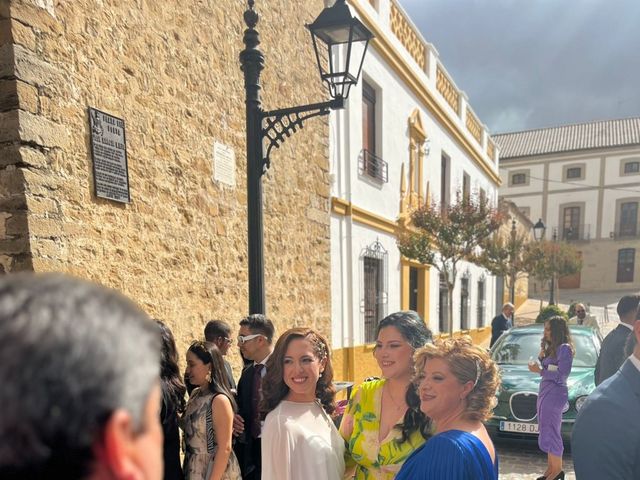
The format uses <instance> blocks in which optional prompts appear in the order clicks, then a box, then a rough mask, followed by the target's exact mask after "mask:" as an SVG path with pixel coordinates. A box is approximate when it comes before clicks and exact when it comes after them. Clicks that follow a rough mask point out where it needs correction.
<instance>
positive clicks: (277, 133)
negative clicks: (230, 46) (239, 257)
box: [240, 0, 373, 314]
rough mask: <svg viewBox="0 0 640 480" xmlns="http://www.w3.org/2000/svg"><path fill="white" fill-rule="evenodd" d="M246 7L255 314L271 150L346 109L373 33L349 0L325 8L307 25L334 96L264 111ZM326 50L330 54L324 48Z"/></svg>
mask: <svg viewBox="0 0 640 480" xmlns="http://www.w3.org/2000/svg"><path fill="white" fill-rule="evenodd" d="M247 5H248V8H247V10H246V11H245V12H244V21H245V24H246V25H247V29H246V30H245V31H244V37H243V42H244V44H245V49H244V50H243V51H242V52H241V53H240V64H241V69H242V71H243V72H244V88H245V95H246V100H245V101H246V121H247V231H248V264H249V313H250V314H252V313H265V311H266V308H265V294H264V248H263V235H264V229H263V215H262V175H264V173H265V172H266V171H267V169H268V168H269V165H270V154H271V151H272V150H273V148H279V147H280V145H282V144H283V143H284V141H285V140H286V139H287V138H288V137H290V136H291V135H292V134H293V133H295V132H297V131H298V130H300V129H302V128H303V127H304V122H305V121H306V120H307V119H309V118H312V117H316V116H319V115H328V114H329V112H330V111H331V110H334V109H339V108H344V104H345V100H346V99H347V97H348V95H349V89H350V88H351V86H353V85H356V84H357V83H358V79H359V78H360V72H361V70H362V64H363V62H364V56H365V54H366V51H367V46H368V44H369V41H370V40H371V39H372V38H373V34H372V33H371V32H370V31H369V30H368V29H367V27H365V26H364V24H363V23H362V22H361V21H360V20H358V19H357V18H356V17H355V16H354V15H353V14H352V13H351V10H350V9H349V6H348V5H347V4H346V0H337V1H336V2H335V4H334V5H333V6H331V7H327V8H325V9H324V10H322V12H321V13H320V15H319V16H318V18H316V20H315V21H314V22H313V23H311V24H309V25H307V28H308V29H309V31H310V33H311V38H312V41H313V48H314V51H315V55H316V61H317V63H318V69H319V70H320V78H321V80H322V81H323V82H324V83H325V84H326V85H327V87H328V89H329V94H330V95H331V97H332V99H331V100H329V101H326V102H321V103H314V104H310V105H303V106H297V107H289V108H282V109H279V110H272V111H264V110H263V109H262V102H261V100H260V90H261V86H260V73H261V72H262V70H263V69H264V55H263V54H262V52H261V51H260V49H259V48H258V46H259V45H260V36H259V34H258V32H257V31H256V29H255V27H256V25H257V24H258V20H259V16H258V13H257V12H256V11H255V9H254V5H255V0H247ZM356 44H362V46H363V48H362V49H360V50H359V49H358V48H354V46H355V45H356ZM323 49H326V52H322V50H323ZM265 145H266V149H265ZM265 150H266V151H265Z"/></svg>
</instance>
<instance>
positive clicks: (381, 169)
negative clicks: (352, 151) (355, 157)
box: [358, 150, 389, 183]
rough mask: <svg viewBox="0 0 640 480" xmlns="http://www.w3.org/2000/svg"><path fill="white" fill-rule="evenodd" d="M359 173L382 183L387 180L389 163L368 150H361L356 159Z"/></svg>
mask: <svg viewBox="0 0 640 480" xmlns="http://www.w3.org/2000/svg"><path fill="white" fill-rule="evenodd" d="M358 170H359V172H360V175H367V176H369V177H371V178H374V179H375V180H378V181H379V182H382V183H387V182H388V181H389V165H388V164H387V162H385V161H384V160H383V159H382V158H380V157H378V156H377V155H376V154H374V153H372V152H370V151H369V150H362V152H360V158H359V161H358Z"/></svg>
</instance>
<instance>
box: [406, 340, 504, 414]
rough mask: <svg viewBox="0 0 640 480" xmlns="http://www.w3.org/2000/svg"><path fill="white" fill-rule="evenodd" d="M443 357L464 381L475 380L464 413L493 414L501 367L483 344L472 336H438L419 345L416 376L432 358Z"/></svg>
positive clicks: (460, 379)
mask: <svg viewBox="0 0 640 480" xmlns="http://www.w3.org/2000/svg"><path fill="white" fill-rule="evenodd" d="M435 358H438V359H441V360H444V361H445V362H447V365H448V366H449V368H450V369H451V373H453V375H454V376H455V377H456V378H457V379H458V381H459V382H460V383H462V384H465V383H467V382H473V384H474V386H473V389H472V390H471V392H469V395H467V398H466V402H467V406H466V408H465V411H464V413H463V417H464V418H465V419H467V420H477V421H480V422H483V421H485V420H487V419H488V418H489V417H490V416H491V412H492V411H493V407H494V406H495V395H496V390H497V389H498V386H499V385H500V377H499V375H498V368H497V367H496V364H495V363H494V361H493V360H491V358H490V357H489V354H488V353H487V352H486V350H484V349H483V348H481V347H479V346H477V345H474V344H473V343H472V341H471V337H469V336H466V335H465V336H463V337H460V338H447V339H444V340H436V341H435V342H434V343H433V344H427V345H425V346H424V347H422V348H421V349H419V350H418V351H417V352H416V354H415V356H414V360H415V369H416V378H415V381H418V380H419V379H420V377H421V375H422V372H423V370H424V367H425V365H426V363H427V361H428V360H431V359H435Z"/></svg>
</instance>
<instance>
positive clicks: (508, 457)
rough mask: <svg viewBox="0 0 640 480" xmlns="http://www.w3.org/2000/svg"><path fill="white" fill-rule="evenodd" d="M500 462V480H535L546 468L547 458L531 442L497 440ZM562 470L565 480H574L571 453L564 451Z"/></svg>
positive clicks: (534, 443) (535, 444) (496, 445)
mask: <svg viewBox="0 0 640 480" xmlns="http://www.w3.org/2000/svg"><path fill="white" fill-rule="evenodd" d="M495 447H496V449H497V451H498V458H499V460H500V477H499V479H500V480H535V479H536V478H538V477H539V476H540V475H542V474H543V473H544V471H545V469H546V468H547V457H546V455H545V454H544V453H542V452H541V451H540V450H538V444H537V443H536V442H535V441H533V442H522V441H519V442H509V441H506V440H498V441H497V442H496V444H495ZM563 468H564V473H565V479H566V480H575V478H576V476H575V474H574V472H573V461H572V459H571V452H570V451H567V450H565V452H564V455H563Z"/></svg>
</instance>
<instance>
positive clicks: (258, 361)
mask: <svg viewBox="0 0 640 480" xmlns="http://www.w3.org/2000/svg"><path fill="white" fill-rule="evenodd" d="M273 336H274V328H273V323H271V320H269V319H268V318H267V317H265V316H264V315H261V314H253V315H249V316H248V317H245V318H243V319H242V320H241V321H240V332H239V335H238V347H240V353H241V354H242V356H243V357H244V358H246V359H247V360H250V361H252V362H253V363H252V364H250V365H249V366H248V367H247V368H245V369H244V371H243V372H242V375H241V376H240V380H239V381H238V394H237V402H238V414H237V415H236V416H235V419H234V422H233V432H234V435H236V436H238V441H236V443H235V445H234V449H235V452H236V456H237V457H238V461H239V462H240V469H241V470H242V478H243V480H260V477H261V473H262V457H261V452H260V449H261V440H260V435H261V430H262V423H263V420H264V419H263V418H262V416H261V415H260V411H259V404H260V400H261V398H262V378H263V377H264V376H265V375H266V373H267V372H266V367H265V365H266V363H267V359H268V358H269V356H270V355H271V353H272V352H273Z"/></svg>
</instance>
